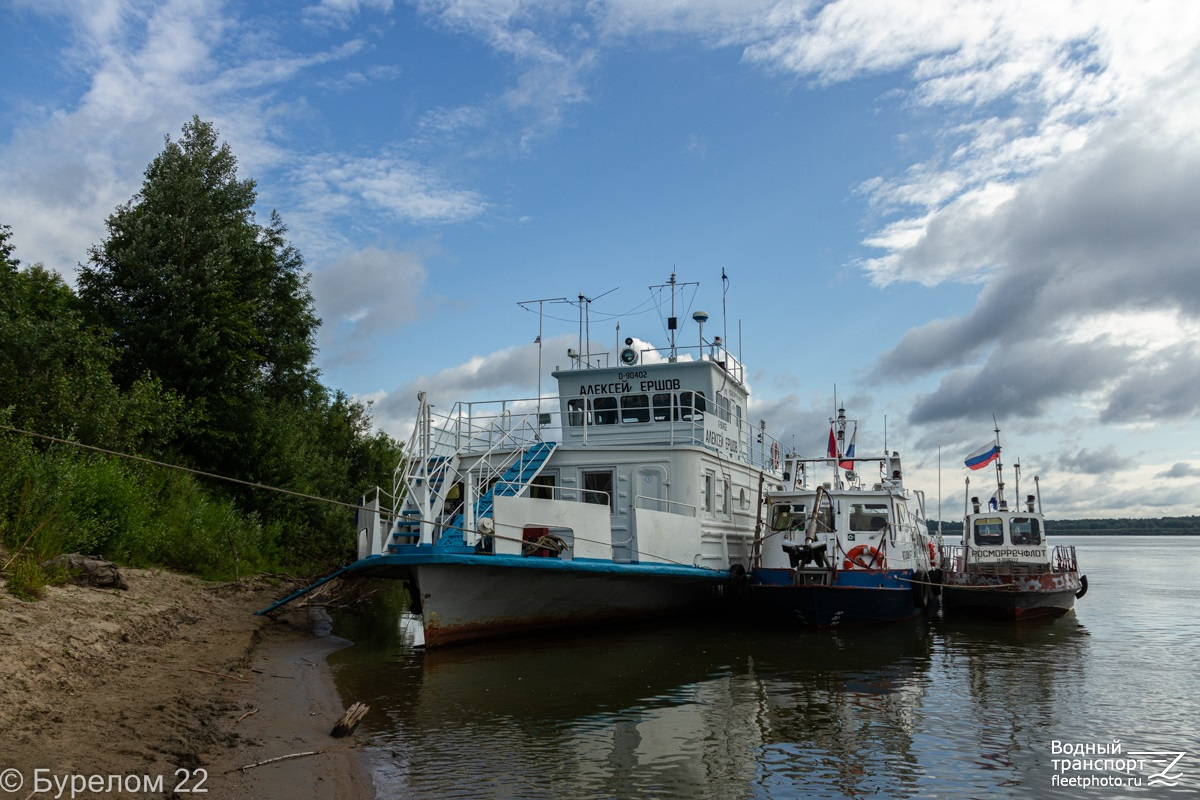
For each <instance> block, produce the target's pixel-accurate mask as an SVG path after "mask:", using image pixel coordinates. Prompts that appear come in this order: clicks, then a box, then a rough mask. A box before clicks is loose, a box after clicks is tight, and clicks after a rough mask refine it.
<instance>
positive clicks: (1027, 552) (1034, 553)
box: [971, 547, 1046, 561]
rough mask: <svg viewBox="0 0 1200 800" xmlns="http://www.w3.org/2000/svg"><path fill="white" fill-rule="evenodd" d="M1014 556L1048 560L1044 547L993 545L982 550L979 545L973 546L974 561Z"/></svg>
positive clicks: (996, 559)
mask: <svg viewBox="0 0 1200 800" xmlns="http://www.w3.org/2000/svg"><path fill="white" fill-rule="evenodd" d="M1005 558H1008V559H1012V558H1036V559H1040V560H1042V561H1045V560H1046V548H1044V547H992V548H988V549H986V550H980V549H979V548H977V547H972V548H971V560H972V561H999V560H1001V559H1005Z"/></svg>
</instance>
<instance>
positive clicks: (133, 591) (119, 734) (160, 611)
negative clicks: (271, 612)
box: [0, 569, 374, 800]
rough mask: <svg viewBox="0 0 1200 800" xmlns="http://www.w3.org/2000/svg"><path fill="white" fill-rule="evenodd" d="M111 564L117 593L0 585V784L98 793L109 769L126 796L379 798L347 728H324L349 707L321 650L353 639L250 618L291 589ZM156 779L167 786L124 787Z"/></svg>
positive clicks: (324, 628)
mask: <svg viewBox="0 0 1200 800" xmlns="http://www.w3.org/2000/svg"><path fill="white" fill-rule="evenodd" d="M121 572H122V575H123V576H124V577H125V580H126V582H127V583H128V584H129V589H128V590H127V591H115V590H99V589H91V588H84V587H78V586H61V587H52V588H50V589H49V590H48V592H47V596H46V597H45V599H43V600H41V601H39V602H36V603H23V602H21V601H19V600H17V599H16V598H14V597H13V596H12V595H10V594H8V593H7V592H4V591H0V790H2V791H4V792H6V793H7V794H8V795H9V796H13V797H17V798H24V797H26V796H28V795H30V794H31V793H32V792H33V791H34V790H35V788H37V785H36V784H35V780H36V779H37V778H38V777H39V776H40V777H41V779H42V780H46V781H54V780H55V779H57V780H62V781H75V782H76V783H75V785H76V786H79V785H80V784H79V783H78V781H79V780H80V778H77V777H73V776H83V777H84V778H85V779H90V780H100V781H102V782H103V786H104V787H105V790H102V791H95V786H96V785H99V784H92V788H91V790H90V791H87V792H82V793H77V794H76V797H104V796H111V795H115V794H118V793H117V792H112V791H108V788H109V787H110V784H109V783H108V778H107V776H114V775H115V776H120V779H121V780H123V781H124V782H125V785H124V786H123V787H122V791H121V792H120V793H119V794H120V796H123V797H170V796H171V792H172V790H174V789H175V787H176V786H177V785H178V784H179V783H180V781H185V783H184V788H193V789H196V788H204V789H208V790H209V791H208V793H207V796H209V797H213V798H264V799H265V800H271V799H272V798H281V799H282V798H297V797H304V798H322V799H324V798H330V799H331V800H332V799H336V800H360V799H365V798H373V797H374V792H373V789H372V786H371V781H370V776H369V775H368V773H367V772H366V770H365V768H364V767H363V764H362V760H361V757H360V750H359V749H358V748H357V746H356V744H357V743H356V740H355V739H354V737H348V738H345V739H335V738H333V737H332V736H330V733H329V732H330V730H331V729H332V728H333V725H334V723H335V722H336V721H337V719H338V718H339V717H340V716H341V715H342V713H343V711H344V709H343V707H342V705H341V700H340V699H339V697H338V695H337V692H336V689H335V687H334V685H333V681H332V678H331V676H330V674H329V670H328V667H327V665H326V663H325V656H326V655H328V654H329V653H331V652H333V651H334V650H337V649H339V648H340V647H343V646H345V645H347V644H349V643H348V642H346V641H345V640H342V639H338V638H336V637H333V636H330V635H329V633H328V624H327V619H326V618H325V617H324V615H323V614H321V613H319V611H318V610H315V609H293V610H287V611H283V612H281V613H280V614H279V615H278V616H277V618H276V619H274V620H269V619H266V618H264V617H255V616H254V615H253V612H254V611H256V610H258V609H260V608H263V607H265V606H266V605H268V604H269V603H270V602H271V601H273V600H274V599H276V598H278V597H280V596H282V595H283V594H284V593H286V590H287V587H284V586H277V585H271V584H270V583H268V582H266V581H262V580H244V581H241V582H240V583H238V584H207V583H205V582H203V581H200V580H198V579H196V578H193V577H190V576H184V575H176V574H173V573H170V572H163V571H149V570H136V569H123V570H121ZM0 584H2V581H0ZM212 673H217V674H215V675H214V674H212ZM221 676H230V677H221ZM251 711H253V712H254V713H251V714H249V715H247V713H248V712H251ZM239 719H240V721H239ZM311 751H323V752H321V753H320V754H318V755H314V756H304V757H299V758H290V759H285V760H282V761H278V762H273V763H270V764H264V765H262V766H257V767H253V768H251V769H246V770H242V769H240V768H242V767H245V766H246V765H250V764H257V763H259V762H262V761H266V760H267V759H272V758H277V757H279V756H286V755H291V754H296V753H303V752H311ZM6 770H7V771H8V772H5V771H6ZM35 770H44V772H39V773H35ZM14 771H15V772H14ZM205 775H206V776H207V777H204V776H205ZM91 776H105V777H104V778H102V779H93V778H91ZM135 776H136V777H135ZM158 776H162V787H163V789H162V791H150V792H147V791H137V792H125V791H124V788H133V787H134V786H135V785H136V786H141V788H143V789H144V788H145V784H149V785H151V786H153V785H154V782H155V781H156V780H157V777H158ZM147 777H148V778H149V780H146V778H147ZM202 779H203V781H204V782H203V784H202V785H201V784H200V781H201V780H202ZM18 780H19V781H20V785H19V786H18V783H17V782H18ZM46 785H47V784H45V783H43V784H42V788H43V789H44V788H45V787H46ZM70 785H71V784H69V783H68V784H67V786H68V788H67V791H66V792H65V793H64V795H63V796H70V793H71V789H70V788H69V787H70ZM14 787H17V788H16V789H15V790H14ZM56 791H57V787H56V788H55V789H52V790H51V791H50V796H53V795H54V794H55V792H56ZM34 796H37V795H34ZM180 796H182V795H180Z"/></svg>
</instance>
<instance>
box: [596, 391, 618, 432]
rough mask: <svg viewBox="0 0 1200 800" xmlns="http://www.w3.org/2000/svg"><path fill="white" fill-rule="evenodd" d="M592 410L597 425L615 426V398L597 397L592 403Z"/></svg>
mask: <svg viewBox="0 0 1200 800" xmlns="http://www.w3.org/2000/svg"><path fill="white" fill-rule="evenodd" d="M592 410H593V412H594V413H595V419H596V424H597V425H616V424H617V398H615V397H597V398H596V399H595V400H594V401H593V402H592Z"/></svg>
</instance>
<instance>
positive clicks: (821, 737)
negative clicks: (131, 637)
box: [330, 537, 1200, 800]
mask: <svg viewBox="0 0 1200 800" xmlns="http://www.w3.org/2000/svg"><path fill="white" fill-rule="evenodd" d="M1053 543H1054V544H1074V545H1076V547H1077V550H1078V554H1079V563H1080V567H1081V569H1082V571H1083V572H1085V573H1086V574H1087V576H1088V581H1089V584H1090V590H1089V592H1088V594H1087V596H1086V597H1084V598H1083V599H1082V600H1080V601H1079V602H1078V604H1077V607H1076V612H1075V613H1074V614H1070V615H1067V616H1066V617H1062V618H1060V619H1057V620H1053V621H1050V622H1040V623H1039V622H1032V623H1022V624H1021V625H1019V626H1016V625H1013V624H1007V625H1006V624H998V623H986V624H985V623H979V622H970V621H965V620H960V619H958V618H942V617H941V616H940V615H937V614H935V615H933V616H932V617H930V618H926V619H922V620H920V621H919V622H916V623H913V624H908V623H905V624H902V625H897V626H891V627H887V628H880V629H873V630H866V631H863V630H856V631H846V632H841V633H831V632H824V631H805V630H772V629H763V628H759V627H749V626H742V625H738V624H736V623H735V622H724V621H722V622H719V623H715V622H703V621H696V622H693V623H687V624H672V625H653V626H639V627H636V628H632V629H629V630H624V631H611V630H609V631H602V632H594V633H589V634H579V635H574V636H570V637H559V638H553V639H546V638H543V639H530V640H521V641H518V642H508V643H503V644H491V645H487V646H482V645H481V646H473V647H469V648H460V649H451V650H443V651H434V652H430V653H424V652H421V651H419V650H413V649H412V648H411V647H410V645H409V642H410V641H411V639H410V638H409V637H408V636H406V634H405V631H404V625H403V621H402V620H397V618H396V616H395V614H394V613H393V614H391V615H389V614H388V613H387V612H386V611H385V610H383V609H377V610H376V611H374V612H372V613H370V614H361V613H356V614H342V615H340V616H337V617H335V633H337V634H339V635H341V636H344V637H346V638H348V639H351V640H353V641H354V642H355V643H356V644H355V645H354V646H352V647H349V648H347V649H345V650H342V651H341V652H339V653H336V654H334V655H333V656H332V657H331V658H330V661H331V663H332V665H333V668H334V675H335V679H336V681H337V684H338V687H339V690H340V692H341V693H342V696H343V699H344V700H345V702H346V703H350V702H353V701H362V702H365V703H368V704H369V705H370V706H371V713H370V715H368V717H367V718H366V720H365V721H364V722H363V724H362V725H361V726H360V727H359V730H358V733H359V734H361V735H362V736H364V737H367V738H370V739H371V740H372V741H373V742H374V744H375V745H376V746H375V747H372V748H369V749H368V751H367V752H368V758H369V760H370V763H371V765H372V767H373V771H374V775H375V781H376V785H377V787H378V789H379V794H380V797H387V798H391V797H402V798H422V799H423V800H440V798H546V799H547V800H551V799H553V800H558V799H560V798H618V799H619V800H625V798H688V800H691V798H772V800H774V798H840V797H861V796H870V797H875V798H908V797H913V798H916V797H921V798H926V797H935V798H1008V797H1014V798H1029V797H1034V798H1043V797H1044V798H1090V797H1096V798H1164V797H1168V798H1173V797H1200V700H1198V699H1197V698H1200V621H1198V619H1197V609H1198V608H1200V537H1197V538H1187V537H1142V538H1137V539H1117V538H1114V537H1076V538H1067V537H1057V538H1055V539H1053ZM1115 740H1119V748H1120V751H1121V752H1120V754H1119V755H1107V754H1100V755H1097V754H1095V753H1094V750H1093V752H1092V753H1088V754H1086V755H1084V754H1082V753H1080V754H1074V753H1073V752H1072V753H1071V754H1064V753H1063V752H1060V751H1061V750H1063V749H1068V750H1071V751H1073V750H1074V748H1076V747H1078V748H1080V750H1082V749H1083V748H1085V747H1087V746H1088V745H1092V746H1100V747H1103V748H1110V747H1112V746H1113V744H1114V741H1115ZM1145 753H1153V754H1151V755H1142V754H1145ZM1164 753H1170V754H1171V755H1162V754H1164ZM1181 753H1182V754H1183V755H1182V757H1181V758H1179V760H1178V761H1176V762H1175V763H1174V764H1173V766H1172V765H1171V762H1172V760H1173V759H1175V758H1176V756H1177V755H1178V754H1181ZM1077 759H1078V761H1076V760H1077ZM1097 759H1099V761H1095V760H1097ZM1104 759H1110V760H1112V759H1117V760H1119V761H1118V762H1116V763H1114V762H1112V761H1110V762H1108V763H1105V762H1104ZM1085 760H1086V761H1095V763H1086V764H1085V763H1082V762H1083V761H1085ZM1056 761H1057V762H1058V763H1057V764H1056V763H1055V762H1056ZM1120 761H1132V762H1136V761H1140V762H1142V763H1141V764H1137V763H1134V764H1127V765H1125V766H1131V767H1132V768H1131V769H1128V771H1126V770H1125V769H1122V768H1121V767H1122V765H1121V764H1120V763H1119V762H1120ZM1072 762H1074V763H1072ZM1114 767H1115V768H1114ZM1164 769H1166V774H1167V775H1168V776H1169V777H1168V778H1157V779H1155V778H1154V777H1153V776H1154V774H1155V773H1161V772H1162V771H1163V770H1164ZM1055 776H1058V777H1057V779H1056V777H1055ZM1139 781H1140V784H1141V785H1138V782H1139ZM1164 783H1175V784H1176V785H1175V786H1173V787H1172V786H1167V785H1163V784H1164Z"/></svg>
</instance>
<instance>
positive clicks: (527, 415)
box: [268, 275, 779, 648]
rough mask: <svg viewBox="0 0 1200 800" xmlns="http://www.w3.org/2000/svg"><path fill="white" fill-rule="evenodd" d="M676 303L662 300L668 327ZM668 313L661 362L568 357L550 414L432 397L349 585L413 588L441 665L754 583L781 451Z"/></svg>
mask: <svg viewBox="0 0 1200 800" xmlns="http://www.w3.org/2000/svg"><path fill="white" fill-rule="evenodd" d="M690 285H692V286H694V285H695V284H690ZM682 286H683V284H677V283H676V281H675V276H674V275H672V276H671V280H670V283H669V284H664V285H663V286H661V287H651V288H652V290H663V289H666V288H669V289H670V292H671V308H672V309H674V302H675V295H676V293H677V291H681V290H682ZM660 303H661V298H660ZM582 308H583V304H582V303H581V314H582ZM671 313H672V316H671V317H670V318H669V319H668V320H665V322H666V323H667V324H666V328H667V329H668V330H669V332H670V337H671V342H670V347H669V348H664V349H663V350H661V351H660V350H658V349H656V348H653V347H649V346H645V347H643V346H640V345H638V346H635V344H637V343H636V342H635V340H633V339H631V338H630V339H626V340H625V341H626V346H625V348H624V349H623V350H621V352H620V354H619V356H617V357H616V358H614V364H612V365H610V364H609V361H608V358H609V355H610V354H608V353H594V352H577V351H575V350H574V349H570V350H568V353H567V355H568V357H569V358H570V359H571V368H570V369H556V370H555V372H554V373H553V374H554V377H555V379H556V380H557V383H558V397H557V399H556V400H554V401H553V405H554V409H553V410H551V409H550V408H549V407H544V406H543V401H542V399H541V398H540V397H539V398H533V399H526V400H504V401H497V402H494V403H493V402H472V403H459V404H455V405H453V406H447V407H446V410H445V411H443V410H442V409H440V408H439V409H436V410H435V408H434V405H433V404H432V403H431V402H430V401H429V399H428V398H427V397H426V396H425V394H424V393H421V394H420V395H419V401H420V406H419V409H418V415H417V421H416V425H415V426H414V430H413V434H412V438H411V439H410V440H409V442H408V445H407V447H406V448H405V451H404V453H405V461H404V463H402V464H401V465H400V466H399V467H398V468H397V480H396V486H395V487H394V492H393V495H394V496H395V497H397V498H402V506H401V508H400V513H399V514H398V515H397V516H395V518H394V520H393V521H392V523H391V524H390V526H389V525H388V524H386V523H385V522H383V518H384V517H385V516H387V515H385V514H382V513H372V514H368V515H366V519H365V520H364V522H363V523H362V524H360V534H359V560H358V561H356V562H354V563H353V564H351V565H349V566H348V567H346V568H344V569H343V570H342V571H341V574H344V575H346V576H347V577H353V576H366V577H389V578H398V579H401V580H404V581H406V582H407V583H408V584H409V585H410V587H411V589H412V591H411V594H412V598H413V607H414V610H415V611H417V612H418V613H420V614H421V615H422V618H423V622H424V628H425V641H426V644H427V646H428V647H431V648H436V647H439V646H442V645H447V644H455V643H463V642H469V641H478V640H482V639H495V638H499V637H503V636H510V635H513V634H519V633H529V632H533V631H545V630H562V629H569V628H577V627H579V626H582V625H590V624H598V623H612V622H617V621H627V620H631V619H637V618H645V617H653V616H664V615H667V614H676V613H679V612H682V611H692V612H695V611H698V610H700V609H702V608H704V607H705V606H707V605H711V604H712V603H713V601H714V600H716V599H717V598H719V597H720V596H721V595H722V594H723V590H724V588H725V585H726V584H727V583H728V582H729V580H730V578H731V574H732V573H736V574H737V575H742V574H744V572H745V569H746V567H747V566H748V565H749V562H750V556H751V552H750V551H751V542H752V537H753V529H754V522H755V517H756V509H757V507H758V501H759V499H760V497H761V493H762V491H764V488H763V487H764V486H765V487H766V489H767V490H769V489H770V488H771V486H772V485H774V484H777V483H778V476H779V471H778V466H779V465H778V458H777V457H778V453H779V447H778V445H777V444H774V443H773V440H772V439H771V438H770V436H769V435H768V433H767V431H766V430H765V423H762V424H759V425H752V424H751V423H750V412H749V408H748V401H749V389H748V387H747V384H746V373H745V368H744V366H743V365H742V364H741V363H739V361H738V359H736V358H735V357H734V356H733V355H732V354H731V353H730V352H729V351H728V350H726V349H725V347H724V345H723V343H722V341H721V337H719V336H718V337H713V339H712V340H711V341H706V340H705V339H704V327H703V325H704V322H705V321H706V320H707V318H708V315H707V314H704V313H703V312H696V313H695V314H693V315H692V319H693V320H694V322H695V323H696V324H697V326H698V329H699V333H698V335H697V341H698V342H699V344H698V345H697V346H694V347H686V346H680V345H677V344H676V340H675V336H676V330H677V328H678V327H679V326H678V325H677V320H676V318H675V316H674V311H673V310H672V312H671ZM581 321H582V320H581ZM581 328H582V325H581ZM540 341H541V337H540V335H539V337H538V343H539V344H538V346H539V347H540ZM587 349H588V348H587V347H586V342H584V341H582V340H581V342H580V350H581V351H586V350H587ZM539 394H540V391H539ZM310 588H311V587H310ZM302 591H305V590H302ZM298 594H300V593H297V595H298ZM297 595H293V597H295V596H297ZM289 599H290V598H289ZM282 602H286V600H284V601H281V603H282ZM276 605H279V604H276ZM268 610H270V609H268Z"/></svg>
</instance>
